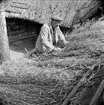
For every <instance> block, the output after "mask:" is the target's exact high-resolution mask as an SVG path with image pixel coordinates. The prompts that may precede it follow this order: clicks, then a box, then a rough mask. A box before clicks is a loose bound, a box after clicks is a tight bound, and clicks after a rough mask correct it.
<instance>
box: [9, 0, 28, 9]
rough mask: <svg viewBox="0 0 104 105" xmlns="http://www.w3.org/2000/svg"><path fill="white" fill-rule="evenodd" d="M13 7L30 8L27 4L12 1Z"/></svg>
mask: <svg viewBox="0 0 104 105" xmlns="http://www.w3.org/2000/svg"><path fill="white" fill-rule="evenodd" d="M11 7H15V8H20V9H28V6H27V5H25V4H18V3H14V2H13V3H11Z"/></svg>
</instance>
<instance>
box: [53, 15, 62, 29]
mask: <svg viewBox="0 0 104 105" xmlns="http://www.w3.org/2000/svg"><path fill="white" fill-rule="evenodd" d="M62 20H63V19H62V18H60V17H58V16H53V17H51V25H52V27H53V28H57V27H58V26H59V25H60V24H61V23H62Z"/></svg>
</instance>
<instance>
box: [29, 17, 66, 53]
mask: <svg viewBox="0 0 104 105" xmlns="http://www.w3.org/2000/svg"><path fill="white" fill-rule="evenodd" d="M61 22H62V18H60V17H57V16H54V17H51V22H50V23H48V24H47V23H46V24H44V25H43V26H42V28H41V30H40V34H39V36H38V39H37V41H36V46H35V49H33V50H32V51H31V52H30V53H29V54H32V53H34V52H36V53H38V54H42V53H45V52H52V51H61V50H62V49H61V48H62V47H64V46H65V44H66V43H67V41H66V40H65V37H64V35H63V33H62V32H61V30H60V28H59V25H60V24H61Z"/></svg>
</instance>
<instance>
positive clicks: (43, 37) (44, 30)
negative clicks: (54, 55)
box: [40, 26, 54, 50]
mask: <svg viewBox="0 0 104 105" xmlns="http://www.w3.org/2000/svg"><path fill="white" fill-rule="evenodd" d="M48 31H49V29H48V28H47V27H46V26H43V27H42V28H41V31H40V37H41V42H42V44H43V45H44V46H45V47H46V48H48V49H49V50H53V49H54V46H53V45H52V44H51V43H50V42H49V40H48V34H49V33H48Z"/></svg>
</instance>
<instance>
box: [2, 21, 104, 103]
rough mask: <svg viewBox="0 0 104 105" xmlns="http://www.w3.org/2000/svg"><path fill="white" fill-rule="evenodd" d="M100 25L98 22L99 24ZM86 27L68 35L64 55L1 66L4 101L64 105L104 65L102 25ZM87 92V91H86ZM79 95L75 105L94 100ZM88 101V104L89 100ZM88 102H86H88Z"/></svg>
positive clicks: (51, 55)
mask: <svg viewBox="0 0 104 105" xmlns="http://www.w3.org/2000/svg"><path fill="white" fill-rule="evenodd" d="M96 24H98V23H96ZM96 24H93V25H92V26H89V28H88V27H87V29H86V27H83V30H81V31H80V29H79V31H78V30H77V34H76V33H75V32H74V33H72V34H71V35H69V36H67V40H69V44H68V45H67V46H66V47H65V49H64V50H63V52H60V53H53V54H50V55H47V54H44V55H42V56H39V57H33V58H32V59H26V58H20V59H14V60H11V61H7V62H5V63H4V64H3V65H1V66H0V83H1V84H0V99H1V100H2V103H4V104H5V105H61V103H62V101H63V100H64V99H65V97H66V96H67V95H68V94H69V93H70V91H71V90H72V89H73V87H74V86H75V85H76V83H77V82H78V81H79V79H80V78H81V77H82V75H83V74H84V73H85V72H86V71H87V70H91V69H92V68H93V67H94V66H95V65H96V64H103V63H104V60H103V56H104V55H103V52H104V48H103V46H104V43H103V34H102V31H101V30H102V29H100V28H99V29H97V28H96V27H95V26H97V27H101V26H100V25H99V26H98V25H96ZM82 90H83V88H82ZM86 91H88V88H84V90H83V91H81V90H79V92H78V94H76V97H77V99H75V100H74V101H72V102H74V104H76V103H78V102H80V100H81V102H80V104H81V105H86V104H84V103H86V102H87V103H88V102H89V101H90V99H91V97H90V98H89V99H88V98H87V99H82V96H84V94H83V93H86ZM86 100H87V101H86ZM85 101H86V102H85Z"/></svg>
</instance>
